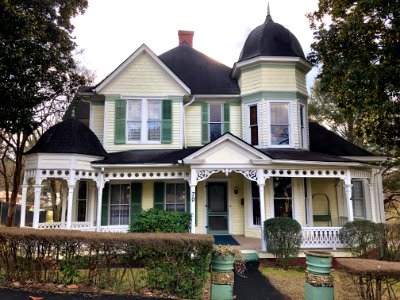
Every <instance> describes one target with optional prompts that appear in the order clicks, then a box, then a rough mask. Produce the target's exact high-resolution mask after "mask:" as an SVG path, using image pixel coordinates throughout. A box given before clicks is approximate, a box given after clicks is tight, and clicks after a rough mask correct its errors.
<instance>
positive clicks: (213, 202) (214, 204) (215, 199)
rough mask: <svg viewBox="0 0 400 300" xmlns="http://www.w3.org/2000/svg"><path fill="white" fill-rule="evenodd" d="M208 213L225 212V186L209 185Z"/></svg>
mask: <svg viewBox="0 0 400 300" xmlns="http://www.w3.org/2000/svg"><path fill="white" fill-rule="evenodd" d="M209 211H210V212H226V197H225V186H224V185H221V184H209Z"/></svg>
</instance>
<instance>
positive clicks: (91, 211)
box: [88, 181, 96, 226]
mask: <svg viewBox="0 0 400 300" xmlns="http://www.w3.org/2000/svg"><path fill="white" fill-rule="evenodd" d="M88 183H89V189H88V190H89V197H88V209H89V216H88V219H89V222H90V223H91V225H90V226H93V225H94V212H95V210H94V209H95V207H96V206H95V203H96V200H95V194H96V186H95V185H94V184H93V181H90V182H88Z"/></svg>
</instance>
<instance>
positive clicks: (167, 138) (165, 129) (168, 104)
mask: <svg viewBox="0 0 400 300" xmlns="http://www.w3.org/2000/svg"><path fill="white" fill-rule="evenodd" d="M161 143H162V144H170V143H172V100H163V101H162V135H161Z"/></svg>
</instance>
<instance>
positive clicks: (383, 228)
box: [377, 223, 400, 262]
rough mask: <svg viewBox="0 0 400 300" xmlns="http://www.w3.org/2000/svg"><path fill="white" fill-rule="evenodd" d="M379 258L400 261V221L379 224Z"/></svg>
mask: <svg viewBox="0 0 400 300" xmlns="http://www.w3.org/2000/svg"><path fill="white" fill-rule="evenodd" d="M378 226H379V227H380V230H379V233H380V235H379V243H378V249H377V250H378V251H377V252H378V258H379V259H380V260H386V261H394V262H400V223H386V224H379V225H378Z"/></svg>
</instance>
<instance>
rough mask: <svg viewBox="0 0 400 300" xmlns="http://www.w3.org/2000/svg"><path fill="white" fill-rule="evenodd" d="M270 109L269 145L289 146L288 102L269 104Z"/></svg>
mask: <svg viewBox="0 0 400 300" xmlns="http://www.w3.org/2000/svg"><path fill="white" fill-rule="evenodd" d="M269 107H270V118H269V119H270V145H271V146H289V145H290V143H291V141H290V130H291V129H290V121H289V120H290V119H289V115H290V112H289V102H271V103H270V104H269Z"/></svg>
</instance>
